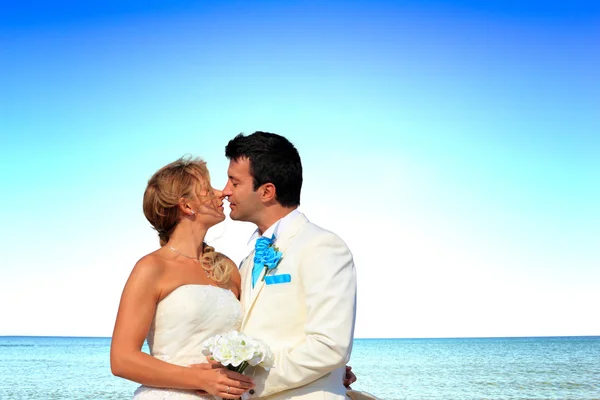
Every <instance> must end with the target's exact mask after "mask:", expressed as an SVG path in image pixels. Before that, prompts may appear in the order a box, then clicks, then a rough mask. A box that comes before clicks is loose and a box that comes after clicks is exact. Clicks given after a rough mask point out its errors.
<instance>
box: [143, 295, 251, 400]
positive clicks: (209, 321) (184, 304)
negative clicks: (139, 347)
mask: <svg viewBox="0 0 600 400" xmlns="http://www.w3.org/2000/svg"><path fill="white" fill-rule="evenodd" d="M242 317H243V311H242V306H241V304H240V302H239V301H238V299H237V298H236V297H235V295H234V294H233V293H232V292H231V291H230V290H227V289H223V288H220V287H216V286H210V285H183V286H180V287H178V288H177V289H175V290H174V291H173V292H171V293H170V294H169V295H168V296H167V297H165V298H164V299H163V300H161V301H160V302H159V303H158V306H157V307H156V314H155V315H154V321H152V325H151V327H150V332H148V347H149V348H150V354H152V355H153V356H154V357H156V358H158V359H161V360H163V361H166V362H169V363H171V364H177V365H190V364H199V363H203V362H206V357H205V356H204V355H203V354H202V343H203V342H204V341H205V340H206V339H208V338H210V337H212V336H215V335H217V334H223V333H226V332H229V331H232V330H239V328H240V325H241V323H242ZM133 398H134V400H163V399H177V400H179V399H181V400H188V399H189V400H198V399H212V398H213V396H201V395H198V394H196V393H194V391H189V390H177V389H162V388H153V387H148V386H143V385H142V386H140V387H139V388H138V389H137V390H136V391H135V394H134V397H133Z"/></svg>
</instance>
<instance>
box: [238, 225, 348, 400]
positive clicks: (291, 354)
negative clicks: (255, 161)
mask: <svg viewBox="0 0 600 400" xmlns="http://www.w3.org/2000/svg"><path fill="white" fill-rule="evenodd" d="M274 245H275V246H276V247H277V248H278V249H279V251H281V252H282V253H283V256H282V258H281V261H280V262H279V264H278V266H277V268H276V269H274V270H272V271H269V272H268V273H267V274H268V275H284V274H289V275H290V277H291V281H290V282H289V283H278V284H266V283H265V282H264V281H263V280H262V278H263V275H264V272H263V273H262V274H261V276H260V278H259V280H258V281H257V283H256V285H255V287H254V289H252V288H251V287H252V268H253V266H254V261H253V259H254V251H252V252H251V253H250V254H249V255H248V257H246V258H245V259H244V261H243V262H242V265H241V270H240V274H241V276H242V297H241V301H242V305H243V307H244V310H245V315H244V319H243V322H242V328H241V330H242V332H244V333H246V334H247V335H250V336H253V337H256V338H258V339H261V340H262V341H264V342H265V343H266V344H267V345H269V346H270V347H271V349H272V350H273V353H274V355H275V367H274V368H273V369H271V370H270V371H269V372H266V371H265V370H263V369H262V368H260V367H257V368H254V370H252V367H250V368H249V369H248V370H247V371H248V372H246V374H248V375H250V376H254V380H255V383H256V388H255V389H254V390H253V393H252V392H251V393H250V395H249V397H247V398H261V399H269V400H283V399H290V398H293V399H300V398H301V399H331V400H333V399H346V389H345V388H344V386H343V384H342V378H343V376H344V375H345V365H346V363H347V362H348V360H349V359H350V352H351V350H352V338H353V335H354V322H355V317H356V273H355V269H354V262H353V259H352V253H350V250H349V249H348V247H347V246H346V244H345V243H344V242H343V241H342V240H341V239H340V238H339V237H338V236H337V235H335V234H333V233H331V232H329V231H326V230H324V229H322V228H320V227H318V226H316V225H314V224H312V223H310V222H309V221H308V220H307V219H306V217H305V216H304V215H303V214H302V213H298V214H297V215H296V216H294V217H293V219H292V220H290V221H289V222H287V223H286V226H285V228H284V231H282V232H278V237H277V238H276V240H275V243H274ZM244 397H245V398H246V396H244Z"/></svg>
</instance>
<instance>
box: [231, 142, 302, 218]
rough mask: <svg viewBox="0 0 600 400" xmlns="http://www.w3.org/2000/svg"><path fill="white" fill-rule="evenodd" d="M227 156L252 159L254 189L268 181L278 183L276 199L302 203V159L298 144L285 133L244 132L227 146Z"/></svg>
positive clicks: (295, 203) (276, 185)
mask: <svg viewBox="0 0 600 400" xmlns="http://www.w3.org/2000/svg"><path fill="white" fill-rule="evenodd" d="M225 156H226V157H227V158H228V159H229V160H233V161H238V160H239V159H240V158H248V160H249V162H250V175H252V178H253V184H254V185H253V187H254V190H256V189H258V188H259V186H260V185H264V184H265V183H269V182H270V183H272V184H273V185H275V189H276V197H275V200H277V202H278V203H279V204H281V205H282V206H284V207H294V206H298V205H300V191H301V190H302V162H301V161H300V154H298V150H296V148H295V147H294V145H293V144H292V143H291V142H290V141H289V140H287V139H286V138H284V137H283V136H281V135H277V134H275V133H270V132H261V131H257V132H254V133H253V134H251V135H248V136H244V134H243V133H240V134H239V135H237V136H236V137H235V138H233V139H232V140H230V141H229V143H228V144H227V146H226V147H225Z"/></svg>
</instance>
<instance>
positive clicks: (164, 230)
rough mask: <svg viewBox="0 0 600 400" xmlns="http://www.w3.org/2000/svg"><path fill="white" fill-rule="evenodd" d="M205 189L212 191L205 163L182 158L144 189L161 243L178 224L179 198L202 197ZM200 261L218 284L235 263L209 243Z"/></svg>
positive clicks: (146, 210) (146, 211) (146, 209)
mask: <svg viewBox="0 0 600 400" xmlns="http://www.w3.org/2000/svg"><path fill="white" fill-rule="evenodd" d="M202 189H207V190H208V192H209V193H210V192H211V189H210V175H209V173H208V169H207V168H206V162H205V161H203V160H202V159H200V158H191V157H187V158H183V157H182V158H180V159H179V160H177V161H174V162H172V163H170V164H167V165H165V166H164V167H162V168H161V169H159V170H158V171H157V172H156V173H155V174H154V175H152V178H150V180H149V181H148V186H146V191H145V192H144V203H143V207H144V215H145V216H146V219H147V220H148V222H150V224H151V225H152V227H153V228H154V229H155V230H156V232H158V238H159V240H160V245H161V246H164V245H165V244H167V242H168V241H169V239H170V238H171V235H172V234H173V231H175V228H176V227H177V224H178V223H179V220H180V213H179V199H181V198H187V199H201V198H202V197H203V196H202V195H201V193H202ZM204 197H206V196H204ZM201 261H202V263H201V264H202V268H204V269H205V270H206V271H207V272H208V273H209V274H210V277H211V278H212V280H214V281H215V282H216V283H218V284H223V283H226V282H228V281H229V276H230V275H231V271H232V269H233V266H232V265H231V263H228V262H225V258H224V257H223V256H222V255H220V254H218V253H217V252H215V249H214V248H213V247H211V246H208V245H206V243H205V244H204V251H203V253H202V259H201Z"/></svg>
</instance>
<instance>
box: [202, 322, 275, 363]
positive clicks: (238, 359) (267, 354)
mask: <svg viewBox="0 0 600 400" xmlns="http://www.w3.org/2000/svg"><path fill="white" fill-rule="evenodd" d="M202 353H203V354H204V355H205V356H208V355H211V354H212V357H213V358H214V359H215V360H217V361H218V362H220V363H221V364H222V365H224V366H225V367H227V369H229V370H231V371H235V372H239V373H240V374H241V373H243V372H244V370H245V369H246V368H247V367H248V365H252V366H253V367H255V366H257V365H258V366H260V367H262V368H264V369H265V370H267V371H268V370H270V369H271V368H272V367H273V364H274V363H275V359H274V357H273V352H272V351H271V349H270V348H269V346H267V345H266V344H265V343H263V342H262V341H260V340H258V339H255V338H252V337H249V336H246V335H244V334H243V333H240V332H237V331H231V332H229V333H227V334H225V335H216V336H214V337H212V338H210V339H208V340H206V341H205V342H204V348H203V349H202Z"/></svg>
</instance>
